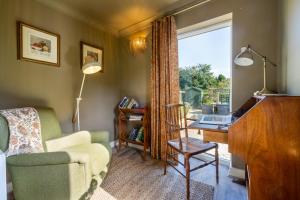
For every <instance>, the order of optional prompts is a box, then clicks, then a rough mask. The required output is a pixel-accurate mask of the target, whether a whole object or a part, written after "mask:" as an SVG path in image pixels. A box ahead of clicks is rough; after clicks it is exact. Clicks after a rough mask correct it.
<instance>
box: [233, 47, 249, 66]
mask: <svg viewBox="0 0 300 200" xmlns="http://www.w3.org/2000/svg"><path fill="white" fill-rule="evenodd" d="M234 63H235V64H237V65H239V66H242V67H247V66H251V65H253V63H254V60H253V55H252V54H251V53H250V52H249V48H248V47H242V48H241V52H240V53H239V54H238V55H237V56H236V57H235V59H234Z"/></svg>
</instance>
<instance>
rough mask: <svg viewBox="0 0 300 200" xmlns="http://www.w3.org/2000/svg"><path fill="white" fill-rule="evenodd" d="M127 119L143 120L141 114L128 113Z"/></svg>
mask: <svg viewBox="0 0 300 200" xmlns="http://www.w3.org/2000/svg"><path fill="white" fill-rule="evenodd" d="M128 120H129V121H141V120H143V115H129V118H128Z"/></svg>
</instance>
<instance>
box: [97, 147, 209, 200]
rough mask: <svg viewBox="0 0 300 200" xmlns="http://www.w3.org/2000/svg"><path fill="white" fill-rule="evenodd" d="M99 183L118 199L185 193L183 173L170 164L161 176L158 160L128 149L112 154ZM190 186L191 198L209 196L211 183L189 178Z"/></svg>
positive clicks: (206, 199)
mask: <svg viewBox="0 0 300 200" xmlns="http://www.w3.org/2000/svg"><path fill="white" fill-rule="evenodd" d="M101 187H102V188H103V189H104V190H105V191H107V192H108V193H109V194H111V195H112V196H113V197H115V198H116V199H118V200H159V199H162V200H167V199H172V200H173V199H174V200H177V199H185V197H186V193H185V192H186V191H185V178H184V177H182V176H181V175H180V174H179V173H177V172H176V171H175V170H172V169H171V168H168V173H167V175H166V176H164V175H163V165H162V163H161V162H160V161H157V160H152V159H150V158H148V159H147V161H143V160H142V159H141V156H140V155H139V153H137V152H136V151H135V150H131V149H124V150H122V151H121V152H120V153H117V154H114V156H113V160H112V163H111V167H110V169H109V172H108V175H107V177H106V179H105V180H104V182H103V183H102V185H101ZM190 190H191V193H190V194H191V198H190V199H191V200H196V199H197V200H212V199H213V195H214V187H213V186H210V185H207V184H204V183H200V182H196V181H193V180H191V189H190ZM96 193H97V191H96ZM95 195H97V194H95Z"/></svg>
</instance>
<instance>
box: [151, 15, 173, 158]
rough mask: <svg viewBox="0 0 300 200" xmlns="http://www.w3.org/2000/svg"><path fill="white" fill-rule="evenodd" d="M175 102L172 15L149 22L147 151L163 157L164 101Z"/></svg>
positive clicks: (167, 102)
mask: <svg viewBox="0 0 300 200" xmlns="http://www.w3.org/2000/svg"><path fill="white" fill-rule="evenodd" d="M178 102H179V75H178V47H177V32H176V23H175V19H174V17H173V16H168V17H164V18H162V19H159V20H156V21H154V22H153V24H152V68H151V155H152V157H153V158H156V159H160V158H161V159H165V158H164V155H165V154H164V152H165V150H166V149H165V144H166V141H165V140H166V139H165V138H166V137H165V134H166V128H165V107H164V106H165V105H166V104H170V103H178Z"/></svg>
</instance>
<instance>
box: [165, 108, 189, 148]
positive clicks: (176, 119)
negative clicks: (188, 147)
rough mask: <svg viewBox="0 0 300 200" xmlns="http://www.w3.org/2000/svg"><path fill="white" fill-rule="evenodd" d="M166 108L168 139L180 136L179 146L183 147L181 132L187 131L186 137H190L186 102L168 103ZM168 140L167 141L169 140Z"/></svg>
mask: <svg viewBox="0 0 300 200" xmlns="http://www.w3.org/2000/svg"><path fill="white" fill-rule="evenodd" d="M165 108H166V131H167V133H166V137H167V138H166V139H167V140H168V139H171V140H172V139H175V138H179V146H180V149H182V140H181V137H180V132H181V131H183V130H184V131H185V137H188V131H187V120H186V109H185V106H184V104H168V105H166V106H165ZM167 140H166V141H167Z"/></svg>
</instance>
